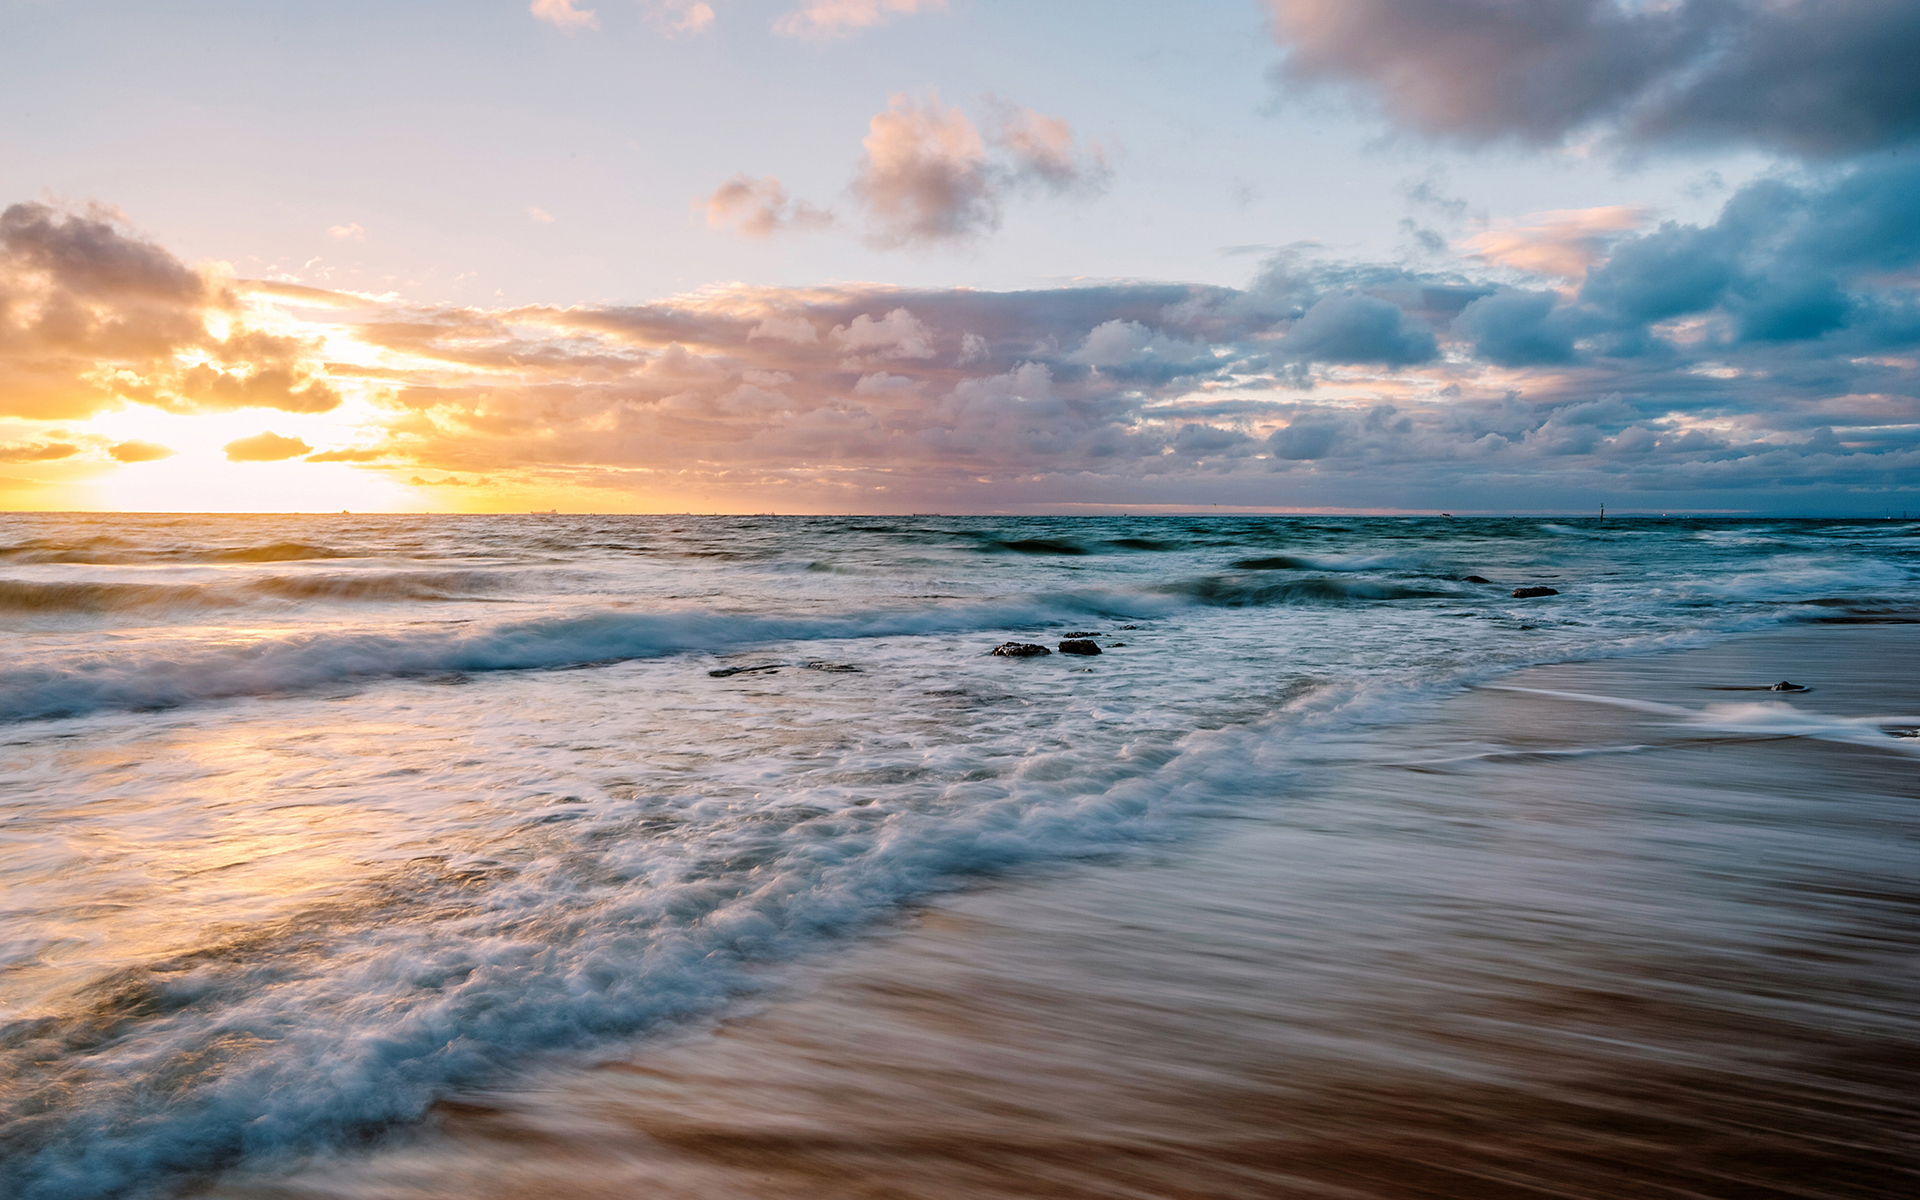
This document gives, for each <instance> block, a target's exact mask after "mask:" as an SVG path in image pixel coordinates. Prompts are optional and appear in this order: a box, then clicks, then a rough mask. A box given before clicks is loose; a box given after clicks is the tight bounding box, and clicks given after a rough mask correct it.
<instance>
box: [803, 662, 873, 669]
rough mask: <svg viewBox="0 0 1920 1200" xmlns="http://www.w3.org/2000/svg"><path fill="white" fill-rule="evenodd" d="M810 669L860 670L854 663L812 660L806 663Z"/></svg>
mask: <svg viewBox="0 0 1920 1200" xmlns="http://www.w3.org/2000/svg"><path fill="white" fill-rule="evenodd" d="M804 665H805V666H806V668H807V670H809V671H858V670H859V669H860V668H859V667H856V666H854V665H853V664H852V663H830V662H810V663H806V664H804Z"/></svg>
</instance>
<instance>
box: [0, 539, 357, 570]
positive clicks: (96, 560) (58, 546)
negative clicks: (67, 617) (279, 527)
mask: <svg viewBox="0 0 1920 1200" xmlns="http://www.w3.org/2000/svg"><path fill="white" fill-rule="evenodd" d="M351 557H353V556H352V555H350V554H345V553H342V552H341V551H338V550H333V549H330V548H328V547H326V546H315V545H310V544H308V543H306V542H270V543H268V544H266V545H263V546H162V547H154V546H141V545H139V544H138V543H135V542H129V541H125V540H123V539H121V538H113V537H93V538H78V539H75V540H73V541H67V542H62V541H55V540H52V539H50V538H34V539H30V540H28V541H25V542H19V543H17V544H15V545H12V546H0V560H5V561H8V562H17V563H73V564H78V565H83V566H108V565H122V564H132V563H152V562H172V563H276V562H305V561H310V560H315V559H328V558H351Z"/></svg>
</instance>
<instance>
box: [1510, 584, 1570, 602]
mask: <svg viewBox="0 0 1920 1200" xmlns="http://www.w3.org/2000/svg"><path fill="white" fill-rule="evenodd" d="M1559 594H1560V589H1559V588H1550V587H1519V588H1515V589H1513V598H1514V599H1515V600H1531V599H1533V598H1534V597H1535V596H1558V595H1559Z"/></svg>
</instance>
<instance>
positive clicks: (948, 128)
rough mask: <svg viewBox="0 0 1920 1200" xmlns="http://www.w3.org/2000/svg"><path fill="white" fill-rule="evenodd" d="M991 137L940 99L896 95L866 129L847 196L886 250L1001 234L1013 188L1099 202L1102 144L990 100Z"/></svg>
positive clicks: (1104, 177)
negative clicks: (1007, 195) (1003, 208)
mask: <svg viewBox="0 0 1920 1200" xmlns="http://www.w3.org/2000/svg"><path fill="white" fill-rule="evenodd" d="M989 108H990V114H991V115H990V119H989V121H988V123H987V127H988V134H987V135H986V136H982V134H981V132H980V130H979V128H978V127H977V126H976V125H975V124H974V123H973V121H972V120H971V119H969V118H968V117H967V115H966V114H965V113H964V112H962V111H961V110H960V109H959V108H956V107H950V106H947V105H943V104H941V103H940V98H939V97H938V96H935V95H928V96H926V97H924V98H919V97H911V96H906V95H896V96H895V97H893V99H892V101H891V103H890V104H889V105H888V108H887V111H885V112H883V113H878V114H875V116H874V117H873V119H872V121H871V122H870V123H869V126H868V132H867V137H866V140H865V141H864V142H863V143H862V144H863V145H864V146H865V148H866V154H865V156H864V157H863V158H862V159H861V162H860V167H859V170H858V173H857V174H856V175H855V177H854V181H853V185H852V188H851V190H852V192H853V194H854V197H855V198H856V199H857V200H858V201H859V202H860V203H861V205H862V206H863V207H864V208H865V210H866V213H867V216H868V219H869V221H870V223H871V226H872V240H873V241H874V242H875V243H876V244H878V245H881V246H884V247H900V246H911V245H921V246H924V245H930V244H935V243H940V242H964V241H967V240H969V239H972V238H976V237H979V236H981V235H983V234H986V233H991V232H992V231H993V230H995V229H998V228H999V227H1000V217H1001V205H1002V200H1003V197H1004V195H1005V193H1006V192H1007V191H1008V190H1010V189H1016V190H1017V189H1022V188H1039V189H1041V190H1043V191H1049V192H1053V193H1057V194H1068V193H1079V194H1082V195H1096V194H1098V193H1099V192H1101V191H1102V190H1104V189H1105V187H1106V185H1107V181H1108V178H1109V175H1110V171H1109V170H1108V167H1107V162H1106V156H1105V152H1104V151H1103V150H1102V149H1101V148H1100V147H1099V146H1098V145H1090V146H1084V147H1083V146H1081V145H1080V144H1079V143H1078V142H1077V141H1076V140H1075V137H1074V132H1073V127H1072V126H1071V125H1069V124H1068V123H1067V122H1066V121H1065V120H1064V119H1062V118H1060V117H1050V116H1046V115H1045V114H1042V113H1039V112H1036V111H1034V110H1033V109H1031V108H1020V107H1018V106H1015V105H1013V104H1009V103H1007V102H1006V101H1003V100H998V99H993V100H990V101H989Z"/></svg>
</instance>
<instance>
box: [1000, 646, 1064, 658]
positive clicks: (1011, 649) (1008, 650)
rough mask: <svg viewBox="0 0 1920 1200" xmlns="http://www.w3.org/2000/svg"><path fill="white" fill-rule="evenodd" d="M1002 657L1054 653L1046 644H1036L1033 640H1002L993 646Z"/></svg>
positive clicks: (1031, 656) (1029, 656)
mask: <svg viewBox="0 0 1920 1200" xmlns="http://www.w3.org/2000/svg"><path fill="white" fill-rule="evenodd" d="M993 652H994V653H995V654H997V655H999V656H1000V657H1001V658H1038V657H1040V656H1041V655H1042V654H1052V653H1053V651H1051V650H1049V649H1047V648H1046V647H1045V646H1036V645H1034V644H1033V643H1032V642H1001V643H1000V644H999V645H998V646H995V647H994V648H993Z"/></svg>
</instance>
